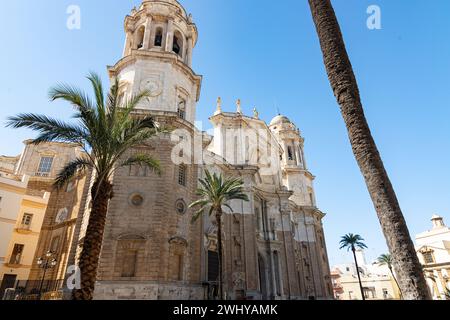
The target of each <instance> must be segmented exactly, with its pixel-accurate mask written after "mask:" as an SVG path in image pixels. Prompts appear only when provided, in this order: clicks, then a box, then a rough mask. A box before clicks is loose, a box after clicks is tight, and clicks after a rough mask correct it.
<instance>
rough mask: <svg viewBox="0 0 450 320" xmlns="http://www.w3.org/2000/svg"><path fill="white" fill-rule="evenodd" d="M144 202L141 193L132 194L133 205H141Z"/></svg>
mask: <svg viewBox="0 0 450 320" xmlns="http://www.w3.org/2000/svg"><path fill="white" fill-rule="evenodd" d="M143 203H144V197H142V196H141V195H140V194H135V195H132V196H131V204H132V205H133V206H136V207H139V206H141V205H142V204H143Z"/></svg>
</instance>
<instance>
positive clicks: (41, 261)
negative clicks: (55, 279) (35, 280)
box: [37, 251, 58, 299]
mask: <svg viewBox="0 0 450 320" xmlns="http://www.w3.org/2000/svg"><path fill="white" fill-rule="evenodd" d="M53 255H54V253H53V252H52V251H47V253H46V254H45V257H44V258H43V257H40V258H38V260H37V264H38V266H39V267H40V268H42V269H44V274H43V275H42V279H41V284H40V285H39V299H41V293H42V286H43V285H44V280H45V274H46V273H47V270H48V269H52V268H54V267H55V266H56V264H57V263H58V261H57V260H56V259H55V258H54V257H53ZM52 258H53V259H52Z"/></svg>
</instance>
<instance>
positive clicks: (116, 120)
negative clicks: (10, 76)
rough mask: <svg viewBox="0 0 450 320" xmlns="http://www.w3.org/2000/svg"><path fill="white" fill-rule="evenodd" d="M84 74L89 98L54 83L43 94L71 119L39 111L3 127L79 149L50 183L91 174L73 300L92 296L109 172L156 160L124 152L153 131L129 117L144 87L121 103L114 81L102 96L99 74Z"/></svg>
mask: <svg viewBox="0 0 450 320" xmlns="http://www.w3.org/2000/svg"><path fill="white" fill-rule="evenodd" d="M87 78H88V79H89V81H90V83H91V85H92V87H93V91H94V94H95V101H93V100H91V99H90V98H89V97H88V95H87V94H86V93H84V92H82V91H81V90H79V89H77V88H75V87H72V86H69V85H58V86H56V87H54V88H52V89H51V90H50V93H49V96H50V99H51V100H52V101H55V100H64V101H66V102H69V103H70V104H71V105H72V106H73V107H74V109H75V114H74V118H75V119H76V121H75V122H70V123H68V122H63V121H59V120H55V119H52V118H49V117H47V116H44V115H36V114H19V115H17V116H14V117H10V118H9V119H8V120H9V121H8V123H7V126H9V127H13V128H30V129H33V130H35V131H37V132H38V133H39V135H38V137H37V138H36V139H34V141H33V143H35V144H39V143H42V142H49V141H59V142H70V143H75V144H77V145H79V146H80V147H81V148H83V150H84V151H85V154H84V155H83V156H80V157H78V158H77V159H75V160H73V161H71V162H69V163H68V164H67V165H66V166H65V167H64V168H63V169H62V170H61V171H60V172H59V174H58V175H57V177H56V179H55V183H54V184H55V187H56V188H62V187H63V186H64V185H65V184H66V183H67V182H68V181H70V180H71V179H73V178H74V177H75V176H77V175H78V174H80V173H81V172H82V171H86V170H92V173H93V175H94V177H95V180H94V182H93V185H92V186H91V190H90V193H91V197H92V200H91V204H92V207H91V210H90V216H89V223H88V226H87V230H86V235H85V237H84V242H83V249H82V252H81V255H80V260H79V268H80V271H81V288H80V289H77V290H75V291H74V299H76V300H91V299H92V298H93V292H94V284H95V281H96V277H97V268H98V261H99V255H100V250H101V246H102V240H103V233H104V228H105V220H106V214H107V210H108V205H109V201H110V199H111V198H112V197H113V185H112V182H111V176H112V174H113V173H114V172H115V171H116V170H117V169H118V168H120V167H123V166H131V165H140V166H146V167H149V168H150V169H153V170H154V171H156V172H158V173H159V172H160V166H159V163H158V161H157V160H155V159H153V158H152V157H150V156H149V155H147V154H135V155H132V156H130V157H127V156H126V154H127V152H128V151H131V150H132V149H133V148H134V147H136V146H138V145H141V144H142V143H143V142H145V141H147V140H148V139H150V138H151V137H153V136H154V135H155V134H156V127H155V123H154V121H153V119H152V118H151V117H148V116H142V117H137V116H133V111H134V110H135V108H136V106H137V105H138V104H139V102H140V101H141V100H142V99H143V98H144V97H147V96H148V92H146V91H144V92H140V93H138V94H137V95H134V96H132V97H131V98H130V99H129V100H127V101H123V102H122V101H121V100H122V99H120V98H119V95H118V93H119V91H118V89H119V83H118V80H116V81H115V83H114V85H113V86H112V87H111V89H110V91H109V93H108V95H107V96H106V97H105V95H104V91H103V86H102V82H101V79H100V77H99V76H98V75H97V74H94V73H91V74H90V75H89V76H88V77H87Z"/></svg>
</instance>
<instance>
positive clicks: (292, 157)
mask: <svg viewBox="0 0 450 320" xmlns="http://www.w3.org/2000/svg"><path fill="white" fill-rule="evenodd" d="M288 160H290V161H291V160H294V155H293V153H292V148H291V147H288Z"/></svg>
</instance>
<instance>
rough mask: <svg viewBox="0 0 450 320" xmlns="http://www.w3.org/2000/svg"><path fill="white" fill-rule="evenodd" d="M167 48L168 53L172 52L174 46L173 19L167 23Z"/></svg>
mask: <svg viewBox="0 0 450 320" xmlns="http://www.w3.org/2000/svg"><path fill="white" fill-rule="evenodd" d="M165 45H166V46H165V48H166V51H167V52H172V46H173V19H170V20H169V21H167V33H166V43H165Z"/></svg>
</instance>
